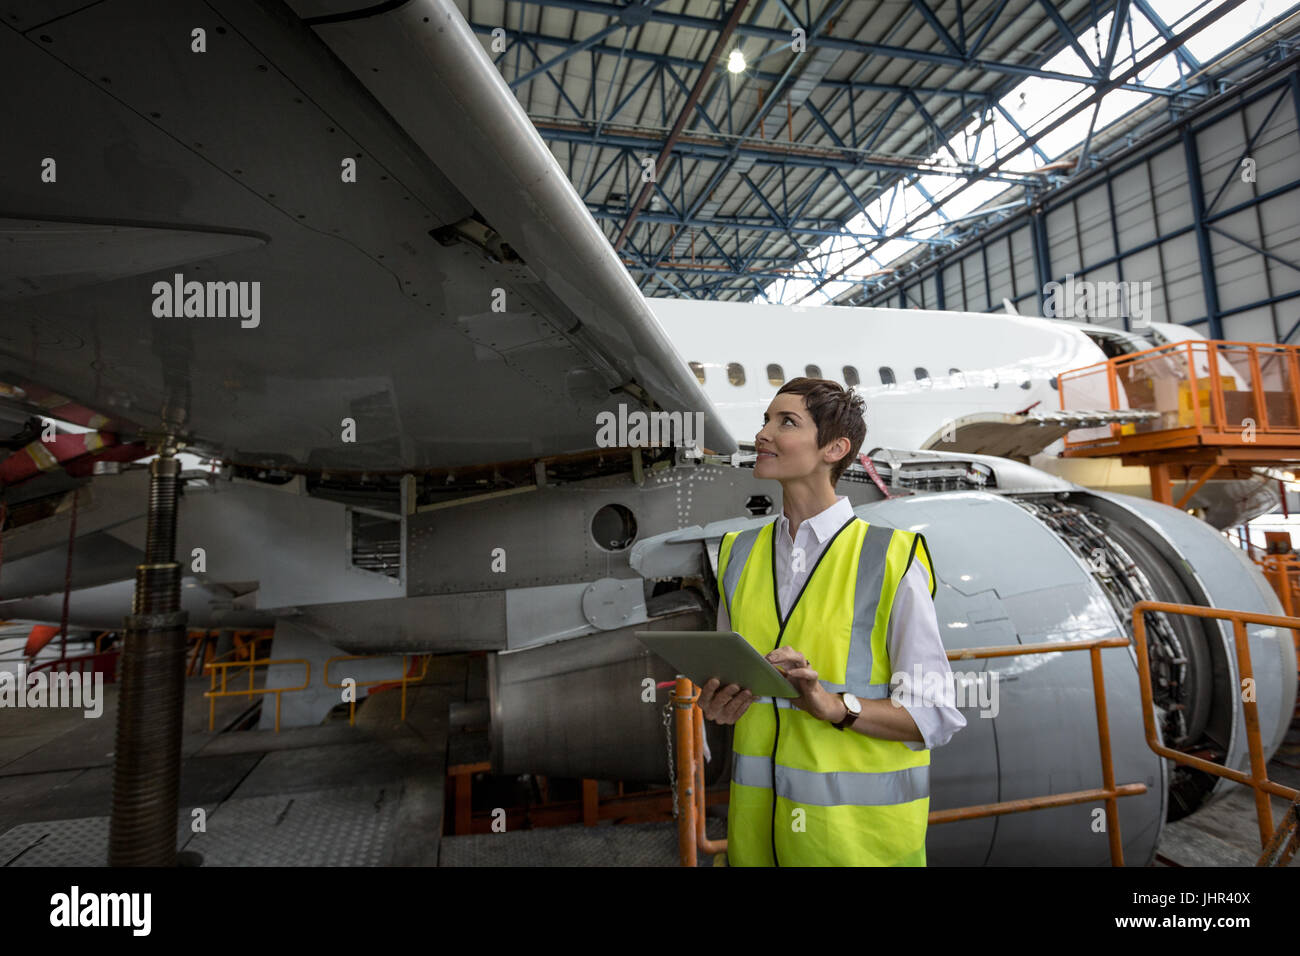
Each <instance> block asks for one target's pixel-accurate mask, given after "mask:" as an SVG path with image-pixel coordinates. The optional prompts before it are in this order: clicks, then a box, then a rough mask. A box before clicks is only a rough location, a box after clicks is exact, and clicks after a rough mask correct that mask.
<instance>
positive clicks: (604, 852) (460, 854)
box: [438, 817, 727, 866]
mask: <svg viewBox="0 0 1300 956" xmlns="http://www.w3.org/2000/svg"><path fill="white" fill-rule="evenodd" d="M707 829H708V835H709V839H711V840H720V839H723V838H724V837H726V835H727V821H726V820H722V819H718V818H716V817H710V818H709V820H708V828H707ZM712 861H713V858H712V857H711V856H706V855H703V854H701V855H700V858H699V864H700V865H701V866H709V865H711V863H712ZM438 865H439V866H677V865H678V862H677V825H676V824H675V823H620V824H617V825H613V824H606V825H602V826H595V827H588V826H584V825H583V824H580V823H578V824H573V825H571V826H562V827H542V828H539V829H536V830H517V831H515V832H513V833H511V832H509V831H507V832H505V833H475V834H470V835H467V836H444V837H443V838H442V845H441V849H440V851H439V854H438Z"/></svg>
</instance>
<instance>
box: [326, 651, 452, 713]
mask: <svg viewBox="0 0 1300 956" xmlns="http://www.w3.org/2000/svg"><path fill="white" fill-rule="evenodd" d="M391 656H392V655H391V654H339V655H337V656H335V657H331V658H330V659H329V660H327V661H326V662H325V679H324V681H323V683H324V684H325V686H326V687H333V688H334V689H335V690H342V689H343V687H344V685H343V684H335V683H334V682H333V681H331V680H330V665H331V664H333V663H334V662H335V661H370V660H378V659H379V658H382V657H391ZM416 657H419V658H422V659H423V666H422V667H421V668H420V673H419V674H408V673H407V671H409V670H410V669H411V668H410V666H409V665H408V664H407V661H408V660H410V659H411V658H416ZM428 673H429V655H428V654H403V655H402V676H401V677H381V678H379V679H377V680H365V681H358V680H353V682H352V686H353V688H354V689H355V688H360V687H373V686H375V685H376V684H399V683H400V684H401V685H402V720H406V685H407V684H418V683H419V682H420V681H422V680H424V678H425V676H426V675H427V674H428ZM343 679H344V680H351V678H348V677H345V678H343ZM356 719H357V695H356V694H353V695H352V700H351V701H350V702H349V706H348V726H349V727H351V726H354V725H355V724H356Z"/></svg>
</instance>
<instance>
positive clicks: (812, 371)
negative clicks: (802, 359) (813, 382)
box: [803, 365, 822, 378]
mask: <svg viewBox="0 0 1300 956" xmlns="http://www.w3.org/2000/svg"><path fill="white" fill-rule="evenodd" d="M803 373H804V374H805V375H807V376H808V377H809V378H821V377H822V370H821V366H819V365H805V366H804V367H803Z"/></svg>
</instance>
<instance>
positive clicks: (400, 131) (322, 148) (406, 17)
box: [0, 0, 735, 471]
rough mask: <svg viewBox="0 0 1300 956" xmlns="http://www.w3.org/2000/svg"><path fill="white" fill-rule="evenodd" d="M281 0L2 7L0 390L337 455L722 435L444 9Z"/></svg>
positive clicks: (421, 461)
mask: <svg viewBox="0 0 1300 956" xmlns="http://www.w3.org/2000/svg"><path fill="white" fill-rule="evenodd" d="M295 6H296V7H297V8H298V9H297V10H290V9H289V8H288V7H279V6H275V5H271V4H252V3H246V2H241V3H235V2H216V3H206V4H205V3H197V2H189V0H179V2H173V3H168V4H164V5H160V4H144V3H133V2H123V0H111V2H107V3H100V4H94V5H90V6H88V7H86V8H84V9H81V10H78V11H76V12H72V13H68V14H66V15H63V16H60V17H58V18H57V19H53V20H52V19H51V16H52V14H51V13H50V11H49V8H48V5H46V4H37V3H30V4H25V5H24V4H8V5H7V8H6V9H7V12H8V16H7V17H6V19H5V20H4V21H3V24H4V25H3V27H0V63H3V64H4V65H3V67H0V70H3V73H4V78H5V85H6V88H7V90H8V91H9V92H10V94H11V96H10V102H11V104H12V105H11V108H10V110H9V113H8V116H7V117H6V118H7V123H6V127H7V128H6V139H7V143H6V146H7V148H6V149H5V150H4V152H3V156H2V157H0V163H2V164H3V166H2V167H0V197H2V199H0V241H3V242H4V245H5V247H6V256H5V257H4V258H3V259H2V260H0V382H3V383H4V384H5V385H6V386H8V391H7V392H0V394H7V395H8V396H9V397H10V399H11V400H12V399H15V398H16V399H18V400H20V401H21V400H23V399H24V398H25V399H26V402H27V405H28V407H30V408H33V409H34V408H36V407H38V405H43V407H45V408H46V409H48V408H50V407H51V400H50V399H49V396H50V395H54V396H56V399H57V400H58V401H63V402H65V403H76V404H78V405H80V406H84V407H85V408H87V409H90V410H92V411H93V412H95V413H97V414H98V415H99V416H100V418H98V419H96V421H97V422H98V423H100V427H101V428H102V429H103V430H105V431H115V432H118V433H119V435H130V434H139V433H141V432H144V433H149V432H156V431H159V430H161V429H163V428H164V427H166V428H169V429H172V430H175V431H177V432H178V433H179V434H181V435H182V436H185V437H187V438H188V440H189V441H190V443H191V444H192V445H195V446H197V447H198V448H199V449H200V450H206V451H208V452H210V453H213V454H220V455H222V456H224V457H227V458H229V459H232V460H235V461H240V460H248V461H253V460H256V461H270V460H273V461H281V462H285V463H292V464H296V465H299V466H307V467H319V468H330V469H337V470H346V469H360V470H370V471H382V470H393V471H401V470H405V469H420V468H425V469H429V468H444V467H451V466H459V465H463V464H471V463H484V462H494V461H506V460H518V459H526V458H535V457H543V456H547V455H556V454H563V453H566V452H574V451H580V450H584V449H588V448H593V447H595V446H596V445H597V441H596V435H597V415H598V413H599V412H601V411H606V410H608V411H617V409H618V406H619V405H620V403H622V404H625V405H626V407H627V409H628V410H663V411H668V412H674V411H675V412H683V413H693V412H700V413H703V414H704V429H705V430H704V441H703V444H704V445H705V446H707V447H708V448H710V449H713V450H717V451H723V452H730V451H732V450H734V448H735V445H734V442H733V440H732V438H731V436H730V435H729V434H728V432H727V430H726V428H725V427H724V426H723V425H722V424H721V422H720V421H719V419H718V418H717V417H716V415H714V414H713V411H714V410H713V408H712V406H711V404H710V403H709V400H708V398H707V397H706V396H705V395H704V393H703V391H702V390H701V389H700V388H699V386H698V383H697V382H696V381H695V379H694V377H693V376H692V375H691V374H690V372H689V370H688V369H687V367H686V365H685V362H684V361H683V360H682V359H681V358H680V357H679V356H678V355H677V353H676V352H675V350H674V349H673V347H672V344H671V343H670V342H669V340H668V339H667V337H666V335H665V333H664V332H663V330H662V329H661V328H660V327H659V326H658V324H657V323H656V322H655V320H654V318H653V316H652V315H651V314H650V312H649V309H648V307H647V306H646V304H645V301H644V300H643V299H642V297H641V295H640V293H639V291H638V290H637V288H636V286H635V284H634V283H633V282H632V280H631V278H630V277H629V276H628V275H627V273H626V271H625V270H624V269H623V267H622V265H621V263H620V262H619V261H618V258H617V256H616V255H615V254H614V252H613V250H612V249H611V248H610V246H609V243H608V242H607V241H606V240H605V238H604V237H603V235H602V234H601V233H600V230H599V228H598V227H597V226H596V224H595V222H594V221H593V220H592V219H591V217H590V216H589V215H588V214H587V212H586V209H585V207H584V206H583V204H582V203H581V200H580V199H579V198H578V197H577V195H576V194H575V193H574V192H573V189H572V187H571V186H570V185H569V183H568V181H567V180H566V179H565V177H564V175H563V173H562V171H561V170H560V168H559V166H558V165H557V164H556V163H555V161H554V159H553V157H552V156H551V154H550V153H549V151H548V150H547V148H546V146H545V144H544V143H543V142H542V141H541V139H540V137H538V136H537V134H536V132H535V131H534V130H533V128H532V126H531V124H529V121H528V119H527V117H526V115H525V114H524V113H523V112H522V110H520V108H519V106H518V104H517V103H516V102H515V101H514V99H513V96H512V94H511V93H510V92H509V90H508V88H507V87H506V86H505V84H504V83H503V82H502V81H501V79H500V77H499V76H498V75H497V74H496V72H495V70H494V69H493V67H492V64H491V62H490V61H489V60H488V58H487V57H486V55H484V53H483V51H482V48H481V47H480V46H479V44H478V43H477V41H475V40H474V39H473V37H472V35H471V34H470V33H469V31H468V29H467V28H466V27H465V24H464V21H463V20H462V19H461V18H460V15H459V14H458V13H457V12H456V11H455V9H454V7H453V6H451V5H450V4H441V3H408V4H405V5H402V6H400V7H399V8H398V9H395V10H391V9H387V7H388V5H385V10H386V12H384V13H382V14H378V15H372V16H366V17H361V18H355V19H353V18H349V17H348V16H346V15H344V16H339V15H338V14H339V13H340V11H339V9H338V7H339V5H338V4H335V5H333V7H332V8H327V7H322V6H320V5H304V4H297V5H295ZM322 17H323V19H321V18H322ZM426 18H427V19H426ZM42 21H48V22H42ZM196 26H200V27H202V28H204V30H205V52H197V51H196V50H195V44H196V41H195V39H194V35H193V32H192V31H193V30H194V29H195V28H196ZM353 167H355V169H354V171H353ZM353 180H355V181H353ZM41 396H44V398H45V400H44V401H43V402H42V401H39V400H38V398H39V397H41ZM56 404H57V402H56ZM349 422H350V423H352V425H351V431H350V432H349Z"/></svg>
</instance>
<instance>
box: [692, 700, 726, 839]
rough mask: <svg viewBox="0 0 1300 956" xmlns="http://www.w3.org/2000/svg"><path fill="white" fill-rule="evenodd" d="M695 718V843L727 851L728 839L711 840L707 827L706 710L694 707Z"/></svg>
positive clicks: (693, 714)
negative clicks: (705, 785)
mask: <svg viewBox="0 0 1300 956" xmlns="http://www.w3.org/2000/svg"><path fill="white" fill-rule="evenodd" d="M691 710H692V716H693V717H694V718H695V721H694V722H695V793H696V798H697V807H696V811H695V843H696V846H698V847H699V849H700V852H701V853H708V854H717V853H726V852H727V841H726V840H710V839H709V837H708V831H707V830H706V829H705V822H706V819H705V812H704V811H705V799H704V798H705V792H704V711H703V710H701V709H700V708H699V707H698V706H696V707H692V708H691Z"/></svg>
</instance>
